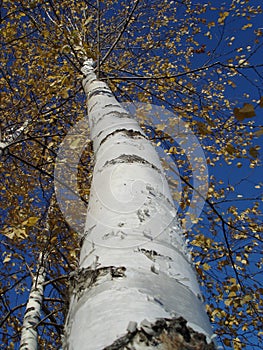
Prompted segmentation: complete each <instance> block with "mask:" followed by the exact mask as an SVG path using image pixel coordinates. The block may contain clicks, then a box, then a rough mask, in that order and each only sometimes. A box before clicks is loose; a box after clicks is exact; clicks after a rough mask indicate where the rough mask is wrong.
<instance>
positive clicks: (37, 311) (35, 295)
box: [19, 253, 46, 350]
mask: <svg viewBox="0 0 263 350" xmlns="http://www.w3.org/2000/svg"><path fill="white" fill-rule="evenodd" d="M44 259H45V256H44V254H43V253H40V254H39V258H38V266H37V270H36V273H35V275H34V276H33V278H32V286H31V290H30V293H29V297H28V302H27V305H26V309H25V315H24V320H23V325H22V331H21V341H20V348H19V349H20V350H36V349H37V348H38V333H37V329H36V325H37V324H38V322H39V321H40V315H41V307H42V301H43V295H44V283H45V279H46V269H45V261H44Z"/></svg>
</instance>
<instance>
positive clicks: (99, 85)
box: [64, 61, 213, 350]
mask: <svg viewBox="0 0 263 350" xmlns="http://www.w3.org/2000/svg"><path fill="white" fill-rule="evenodd" d="M82 71H83V73H84V75H85V78H84V80H83V86H84V89H85V93H86V95H87V108H88V118H89V125H90V129H91V138H92V140H93V147H94V154H95V167H94V173H93V182H92V186H91V192H90V199H89V207H88V212H87V221H86V228H85V233H84V235H83V237H82V239H81V242H82V248H81V255H80V263H79V270H78V271H77V272H76V274H75V276H74V277H73V292H72V296H71V303H70V308H69V314H68V319H67V324H66V329H65V341H64V348H65V349H70V350H72V349H74V350H77V349H82V350H84V349H88V350H99V349H126V347H125V346H128V345H130V346H131V347H127V349H128V348H129V349H130V348H132V349H145V347H148V348H152V347H153V346H154V344H157V345H158V347H157V345H155V347H156V348H157V349H169V348H171V349H177V348H178V349H181V348H182V346H183V342H184V341H186V339H188V342H189V344H190V343H191V342H192V343H191V344H192V345H193V346H194V345H195V343H194V340H193V339H194V338H195V337H196V333H195V332H194V331H196V332H200V333H202V334H203V335H205V336H206V337H207V340H208V342H209V341H210V337H211V334H212V332H211V328H210V324H209V321H208V318H207V315H206V313H205V311H204V309H203V305H202V301H201V296H200V291H199V287H198V284H197V281H196V276H195V272H194V269H193V267H192V263H191V258H190V255H189V253H188V251H187V247H186V244H185V242H184V239H183V237H182V233H181V229H180V225H179V223H178V220H177V216H176V210H175V208H174V206H173V200H172V197H171V194H170V191H169V188H168V184H167V181H166V179H165V176H164V173H163V169H162V166H161V163H160V161H159V158H158V155H157V153H156V151H155V149H154V148H153V146H152V145H151V143H150V142H149V141H148V140H147V137H146V135H145V134H144V132H143V131H142V129H141V128H140V127H139V125H138V123H137V122H136V121H135V120H134V119H132V118H131V117H130V115H129V114H128V112H127V111H126V110H124V109H123V108H122V107H121V105H120V104H119V103H118V102H117V100H116V99H115V97H114V96H113V94H112V92H111V91H110V89H109V87H108V86H107V84H105V83H104V82H101V81H99V80H98V79H97V78H96V75H95V73H94V71H93V68H92V62H91V61H86V62H85V64H84V67H83V68H82ZM180 316H181V317H182V318H179V317H180ZM186 321H187V327H186ZM180 325H181V326H180ZM180 327H181V328H182V329H184V330H185V332H184V331H182V332H180V331H178V329H179V328H180ZM189 327H191V328H192V329H193V330H194V331H193V330H191V329H190V328H189ZM181 328H180V329H181ZM186 330H187V331H186ZM187 332H188V337H187V336H185V334H184V333H187ZM205 336H204V337H201V339H202V342H203V343H202V344H205V343H206V337H205ZM180 337H181V338H180ZM200 341H201V340H200ZM167 344H168V345H167ZM168 346H170V347H168ZM180 346H181V347H180ZM204 346H207V347H203V349H206V348H207V349H208V348H211V349H212V348H213V345H204Z"/></svg>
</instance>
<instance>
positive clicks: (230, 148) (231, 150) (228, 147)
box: [225, 143, 236, 154]
mask: <svg viewBox="0 0 263 350" xmlns="http://www.w3.org/2000/svg"><path fill="white" fill-rule="evenodd" d="M225 149H226V151H227V153H229V154H234V153H235V150H236V149H235V147H234V146H233V145H232V144H231V143H229V144H227V145H226V148H225Z"/></svg>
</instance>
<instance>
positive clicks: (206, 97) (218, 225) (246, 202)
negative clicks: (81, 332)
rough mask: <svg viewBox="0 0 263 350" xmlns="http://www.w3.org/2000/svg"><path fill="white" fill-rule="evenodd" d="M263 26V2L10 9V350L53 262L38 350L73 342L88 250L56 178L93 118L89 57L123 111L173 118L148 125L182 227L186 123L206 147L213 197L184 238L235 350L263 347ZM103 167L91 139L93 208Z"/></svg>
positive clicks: (29, 4)
mask: <svg viewBox="0 0 263 350" xmlns="http://www.w3.org/2000/svg"><path fill="white" fill-rule="evenodd" d="M261 18H262V8H261V6H260V1H259V0H252V1H248V0H232V1H230V0H226V1H225V2H222V3H221V2H218V1H213V0H212V1H210V2H207V3H203V2H202V1H200V2H198V1H196V2H195V1H191V0H180V1H179V0H177V1H176V0H175V1H169V0H167V1H162V2H160V1H155V0H154V1H148V0H133V1H132V0H122V1H121V0H108V1H99V0H97V1H95V0H94V1H93V0H90V1H86V0H85V1H81V0H74V1H72V0H57V1H53V0H46V1H37V0H21V1H16V0H13V1H8V0H2V1H1V40H0V43H1V62H2V65H1V93H2V99H1V121H0V154H1V159H0V167H1V185H0V186H1V216H2V221H1V248H0V249H1V252H0V256H1V272H0V290H1V303H0V310H1V314H2V316H1V321H0V322H1V327H2V331H1V333H0V337H1V345H2V346H4V347H5V348H10V349H16V348H17V346H18V344H19V339H20V331H21V326H22V321H23V311H24V307H25V304H26V301H27V297H28V293H29V289H30V283H31V280H32V279H33V277H32V275H33V274H36V273H37V271H36V268H37V266H38V257H39V254H40V252H42V253H44V254H45V257H46V261H45V263H46V271H47V275H46V282H45V295H44V302H43V307H42V312H43V313H42V319H41V320H40V321H39V324H38V326H37V328H38V334H39V346H40V348H43V349H57V348H59V347H60V344H61V334H62V332H63V323H64V318H65V315H66V313H67V306H68V293H69V292H68V286H69V284H70V278H71V274H70V273H71V271H73V270H74V269H75V267H76V266H77V264H78V263H77V261H78V251H79V238H78V234H77V232H75V231H74V230H73V229H72V227H71V225H70V223H69V222H67V220H66V219H65V218H64V217H63V215H62V213H61V212H60V209H59V205H58V203H57V201H56V197H55V195H54V168H55V164H56V157H57V154H58V152H59V148H60V145H61V142H62V141H63V139H64V137H65V136H66V135H67V133H68V131H69V130H70V128H72V127H74V125H76V124H77V123H78V122H79V121H81V120H82V119H83V118H84V116H85V113H86V112H85V96H84V93H83V90H82V87H81V79H82V73H81V70H80V69H81V66H82V62H83V57H84V56H87V57H92V58H93V59H94V60H95V61H96V65H97V66H96V71H97V75H98V77H100V78H101V79H102V80H106V81H107V83H108V84H109V86H110V88H111V89H112V91H113V92H114V94H115V96H116V97H117V98H118V100H119V101H121V102H143V103H145V104H148V105H149V104H151V105H156V106H159V107H160V108H164V109H165V110H166V111H169V112H171V113H167V114H166V113H163V115H160V113H156V114H155V115H154V116H153V115H152V114H151V113H150V112H151V110H150V107H149V108H148V112H147V113H146V112H145V110H144V111H142V112H141V113H137V117H138V118H139V121H140V123H141V126H142V127H143V128H144V130H145V132H146V133H147V135H148V136H149V138H150V139H151V140H152V141H153V143H155V144H156V147H157V148H158V149H159V153H160V155H161V156H163V166H164V168H165V169H166V171H167V175H168V178H169V183H170V185H171V190H172V193H173V196H174V200H175V201H176V202H178V203H179V208H178V215H179V217H180V219H181V222H182V226H184V223H185V222H186V221H187V220H189V218H188V217H187V211H188V208H189V206H194V203H191V200H192V198H193V193H194V185H193V171H194V169H193V168H192V166H191V164H189V161H188V159H187V157H186V156H185V152H184V147H183V145H182V144H181V145H178V142H177V139H178V135H177V134H176V120H177V119H176V118H174V117H173V116H174V115H175V116H176V117H177V118H180V119H181V120H183V122H184V124H185V125H187V126H188V127H189V129H190V130H191V132H193V133H194V135H195V136H196V137H197V139H198V142H199V143H200V145H201V147H202V149H203V151H204V154H205V158H206V162H207V166H208V172H209V188H208V193H207V197H206V198H203V201H204V208H203V212H202V214H201V215H200V216H199V217H191V218H190V219H191V220H192V221H193V224H194V225H193V226H191V227H189V228H188V229H187V230H186V232H185V236H186V239H188V240H189V244H190V245H191V247H192V255H193V259H194V261H195V266H196V270H197V274H198V277H199V280H200V284H201V286H202V290H203V294H204V298H205V303H206V307H207V312H208V314H209V315H210V317H211V320H212V323H213V326H214V330H215V333H216V334H217V335H218V342H219V344H220V345H221V346H222V347H223V349H230V348H234V349H235V350H238V349H243V348H246V349H260V348H261V347H262V340H261V337H262V304H263V301H262V292H263V286H262V278H260V276H261V275H260V274H261V269H262V236H261V233H262V227H263V225H262V186H263V183H262V179H260V166H261V165H262V163H261V161H260V155H261V149H260V145H262V135H263V127H262V121H261V119H260V118H262V109H261V108H262V107H263V93H262V90H263V69H262V68H263V64H262V59H261V58H262V54H263V28H262V22H261V21H260V19H261ZM146 110H147V108H146ZM149 111H150V112H149ZM74 147H75V146H74V144H73V145H72V150H73V149H74ZM197 163H198V160H197ZM92 164H93V158H92V146H91V144H90V143H89V142H88V141H87V147H86V148H85V150H84V151H83V153H82V156H81V159H80V162H79V164H78V185H79V195H80V197H81V198H82V200H83V203H85V205H86V204H87V203H88V194H89V184H90V179H91V175H92V166H93V165H92ZM178 172H179V175H178ZM179 180H180V182H181V184H180V186H181V187H180V186H179V182H178V181H179ZM260 181H261V182H260ZM179 188H180V191H179V190H178V189H179ZM200 195H201V194H200ZM68 201H69V202H70V199H69V200H68ZM66 204H67V203H66Z"/></svg>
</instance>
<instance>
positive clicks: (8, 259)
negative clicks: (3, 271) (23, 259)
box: [3, 253, 11, 264]
mask: <svg viewBox="0 0 263 350" xmlns="http://www.w3.org/2000/svg"><path fill="white" fill-rule="evenodd" d="M10 260H11V254H10V253H9V254H7V255H6V256H5V258H4V260H3V263H4V264H5V263H7V262H8V261H10Z"/></svg>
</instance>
